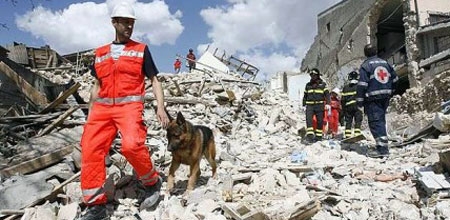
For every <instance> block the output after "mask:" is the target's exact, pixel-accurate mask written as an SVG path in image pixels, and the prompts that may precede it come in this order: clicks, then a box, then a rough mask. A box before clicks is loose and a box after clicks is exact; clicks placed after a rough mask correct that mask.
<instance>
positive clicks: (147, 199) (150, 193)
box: [140, 177, 162, 210]
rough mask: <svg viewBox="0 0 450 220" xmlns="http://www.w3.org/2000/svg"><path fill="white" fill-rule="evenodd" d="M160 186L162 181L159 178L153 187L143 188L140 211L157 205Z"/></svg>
mask: <svg viewBox="0 0 450 220" xmlns="http://www.w3.org/2000/svg"><path fill="white" fill-rule="evenodd" d="M161 186H162V179H161V177H159V178H158V182H156V183H155V185H153V186H147V187H146V188H145V195H144V198H143V201H142V202H141V205H140V210H143V209H153V208H155V207H156V206H157V205H158V202H159V196H160V191H161Z"/></svg>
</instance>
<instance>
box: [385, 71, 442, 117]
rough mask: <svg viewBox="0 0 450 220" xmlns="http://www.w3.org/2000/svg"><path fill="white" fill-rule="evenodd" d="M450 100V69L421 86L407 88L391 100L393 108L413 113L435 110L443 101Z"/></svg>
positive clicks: (400, 111) (397, 110) (399, 111)
mask: <svg viewBox="0 0 450 220" xmlns="http://www.w3.org/2000/svg"><path fill="white" fill-rule="evenodd" d="M448 100H450V71H445V72H442V73H440V74H438V75H436V76H435V78H433V79H432V80H431V81H429V82H428V83H427V84H426V85H424V86H423V87H421V88H419V87H418V88H412V89H409V90H407V91H406V92H405V93H404V94H403V95H402V96H395V97H394V98H393V99H392V100H391V107H390V108H391V110H393V111H396V112H397V113H408V114H413V113H417V112H420V111H428V112H435V111H436V109H438V107H439V106H440V104H441V103H442V102H445V101H448Z"/></svg>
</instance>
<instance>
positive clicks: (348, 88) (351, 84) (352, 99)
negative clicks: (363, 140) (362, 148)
mask: <svg viewBox="0 0 450 220" xmlns="http://www.w3.org/2000/svg"><path fill="white" fill-rule="evenodd" d="M358 79H359V74H358V72H356V71H352V72H350V73H349V74H348V75H347V80H348V84H347V85H345V86H344V88H343V89H342V100H341V102H342V112H343V114H344V118H345V131H344V138H350V137H352V127H353V121H354V122H355V123H354V127H353V135H354V136H358V135H361V123H362V120H363V112H362V111H361V110H360V109H359V108H358V105H357V104H356V87H357V85H358Z"/></svg>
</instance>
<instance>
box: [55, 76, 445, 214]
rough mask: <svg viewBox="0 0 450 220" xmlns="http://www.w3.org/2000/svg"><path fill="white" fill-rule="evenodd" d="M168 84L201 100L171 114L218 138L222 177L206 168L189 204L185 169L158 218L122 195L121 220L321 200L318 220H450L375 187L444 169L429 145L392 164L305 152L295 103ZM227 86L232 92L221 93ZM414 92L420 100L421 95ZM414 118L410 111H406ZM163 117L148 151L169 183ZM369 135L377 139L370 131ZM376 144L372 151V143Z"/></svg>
mask: <svg viewBox="0 0 450 220" xmlns="http://www.w3.org/2000/svg"><path fill="white" fill-rule="evenodd" d="M61 78H62V79H64V80H65V79H66V78H65V77H61ZM163 78H164V79H163V80H164V83H163V84H164V89H165V91H164V93H165V94H166V98H167V100H168V99H169V98H170V97H171V94H176V93H178V91H175V90H178V89H177V88H176V86H175V83H174V82H177V84H178V87H179V88H180V92H181V93H182V94H178V95H180V96H179V97H181V98H182V100H183V101H189V100H191V101H192V100H194V101H195V102H192V103H189V104H185V103H184V102H179V104H177V103H169V102H168V104H167V109H168V110H169V112H170V113H171V115H172V117H176V112H178V111H181V112H182V113H183V115H184V116H185V118H186V119H187V120H189V121H191V122H193V123H194V124H201V125H206V126H208V127H210V128H212V129H213V131H214V134H215V142H216V148H217V157H216V160H217V161H218V163H219V168H218V175H217V178H216V179H212V178H211V169H210V166H209V165H208V163H207V162H206V160H202V161H201V177H200V178H199V181H198V183H197V185H196V188H195V189H194V190H193V191H192V192H191V193H190V194H189V195H185V194H183V193H184V190H185V188H186V182H187V179H188V177H187V173H188V168H187V166H183V165H182V166H181V167H180V169H179V170H178V171H177V173H176V181H177V185H176V190H177V191H178V193H175V195H169V194H168V193H167V192H165V189H166V183H164V184H163V200H162V201H161V202H160V204H159V205H158V207H157V208H156V210H154V211H139V210H138V209H137V208H136V206H137V205H136V200H135V199H133V197H135V196H136V195H135V194H136V193H139V191H138V190H135V188H134V187H135V184H133V182H132V181H130V182H128V183H127V184H125V185H126V186H122V187H121V188H119V189H116V192H115V194H114V198H115V199H116V202H118V203H119V206H118V207H117V208H116V210H115V212H114V215H113V217H112V219H130V218H132V216H133V215H139V216H140V217H141V218H142V219H210V220H213V219H226V218H227V217H228V218H229V217H230V213H229V212H228V211H225V210H228V208H231V209H233V208H237V207H239V206H242V205H245V207H247V208H248V209H250V210H251V211H253V212H260V213H261V214H263V215H266V216H267V217H268V218H269V219H290V217H291V216H292V215H293V213H295V212H296V211H299V210H298V209H299V205H301V204H304V203H305V202H308V201H310V200H315V199H317V200H320V201H321V204H322V206H321V208H320V209H319V211H318V212H317V214H315V215H314V216H313V217H312V219H334V218H335V219H342V218H346V219H371V218H373V216H376V217H377V218H380V219H397V218H398V219H423V218H426V219H434V218H439V217H443V218H448V217H450V216H449V214H448V213H447V214H446V212H444V211H442V210H443V209H442V207H444V206H445V204H448V203H445V201H438V202H437V205H436V206H426V204H425V203H424V201H423V200H422V199H421V198H420V197H419V194H418V191H417V189H416V185H415V184H416V183H415V182H413V181H412V179H411V178H407V179H406V180H404V181H403V180H401V179H394V180H392V181H388V182H381V181H376V179H377V178H379V177H383V176H389V177H392V176H396V175H399V174H405V173H412V170H413V168H414V167H417V166H422V165H427V164H432V163H434V162H436V157H435V156H434V155H435V153H436V151H435V150H433V149H432V148H431V147H430V146H428V145H426V142H425V143H419V144H413V145H408V146H407V147H405V148H399V149H392V158H391V159H388V160H382V159H371V158H367V157H366V156H364V155H361V154H358V153H357V152H355V151H346V150H342V149H341V146H340V144H339V142H337V141H332V140H323V141H321V142H317V143H315V144H312V145H304V144H301V139H300V137H299V136H298V129H299V128H301V127H302V126H304V125H305V115H304V113H302V112H298V111H296V110H294V109H296V108H294V105H297V103H292V102H290V101H289V100H288V98H287V95H286V94H283V93H280V92H277V91H266V90H265V89H264V88H260V87H259V86H256V85H253V84H249V83H240V82H238V81H240V80H242V79H240V78H239V77H237V76H228V75H215V76H214V78H213V79H212V80H211V81H210V82H205V84H204V85H203V86H202V82H203V80H204V79H211V77H208V76H207V75H205V74H203V73H192V74H179V75H166V76H164V77H163ZM223 79H231V80H235V82H226V81H225V80H223ZM91 80H92V79H91V77H89V76H85V75H82V76H77V77H76V78H75V81H78V82H80V83H82V88H83V89H82V90H84V89H88V88H89V87H90V85H92V81H91ZM190 81H191V82H190ZM188 82H189V83H188ZM221 84H223V85H224V87H225V89H221V87H222V86H221ZM223 90H231V91H233V93H234V95H235V100H234V101H232V102H231V103H232V105H230V103H229V102H228V103H226V102H225V103H223V102H222V104H218V103H220V100H223V97H225V98H226V97H228V95H227V93H226V92H225V91H223ZM200 91H201V94H199V93H200ZM82 92H83V93H84V92H86V91H80V93H82ZM410 93H411V96H413V97H416V96H415V94H416V93H414V92H413V91H410ZM86 94H88V93H87V92H86ZM149 95H150V96H151V95H152V93H151V92H149ZM401 102H402V100H398V103H401ZM421 105H422V104H421ZM407 106H410V105H407ZM398 108H400V107H398ZM409 108H413V107H408V108H407V109H409ZM407 109H405V110H402V112H405V111H406V112H407V111H408V110H407ZM154 114H155V113H154V112H153V110H152V109H150V108H148V109H147V110H146V112H145V117H146V120H148V127H149V129H148V135H149V138H148V140H147V141H146V144H147V145H148V146H150V147H151V149H152V159H153V161H154V162H155V165H156V166H157V167H158V169H160V171H161V173H162V174H164V175H167V173H168V167H169V164H170V159H171V155H170V152H168V151H167V149H166V145H167V139H166V137H165V131H164V130H162V129H161V128H160V125H159V123H158V122H157V121H156V118H155V115H154ZM396 118H397V119H396ZM389 120H390V121H391V124H395V121H398V120H400V121H401V123H398V125H394V126H406V125H408V124H411V123H413V122H414V120H415V119H414V117H410V116H408V115H406V114H404V113H400V114H398V115H395V116H392V115H391V116H390V119H389ZM391 127H392V126H391ZM392 130H395V129H392ZM364 133H365V134H369V133H368V130H367V128H366V129H365V130H364ZM367 143H368V144H373V141H372V142H370V141H369V142H367ZM294 152H297V153H298V152H300V153H303V155H304V156H305V157H304V158H303V161H302V162H300V163H299V162H295V163H292V161H291V159H292V155H293V153H294ZM114 157H117V158H115V159H114V161H122V162H124V160H123V159H121V156H120V155H118V154H117V155H116V156H114ZM108 173H109V174H114V175H112V176H115V178H113V181H114V183H116V186H117V183H119V182H122V183H123V182H124V180H123V178H124V177H126V176H132V174H133V171H132V168H131V167H130V165H129V164H128V163H122V164H120V163H113V165H111V167H110V168H109V169H108ZM361 176H363V177H365V178H361ZM119 177H120V178H119ZM233 179H235V181H233ZM230 181H233V182H232V184H230ZM127 186H129V187H127ZM317 189H321V190H317ZM224 191H229V192H230V195H228V196H231V197H227V196H226V195H224ZM125 197H128V198H125ZM230 200H231V201H230ZM226 207H228V208H226ZM439 210H441V211H440V212H439Z"/></svg>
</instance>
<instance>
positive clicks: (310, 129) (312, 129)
mask: <svg viewBox="0 0 450 220" xmlns="http://www.w3.org/2000/svg"><path fill="white" fill-rule="evenodd" d="M308 134H312V135H313V134H314V128H313V127H309V128H306V135H308Z"/></svg>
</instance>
